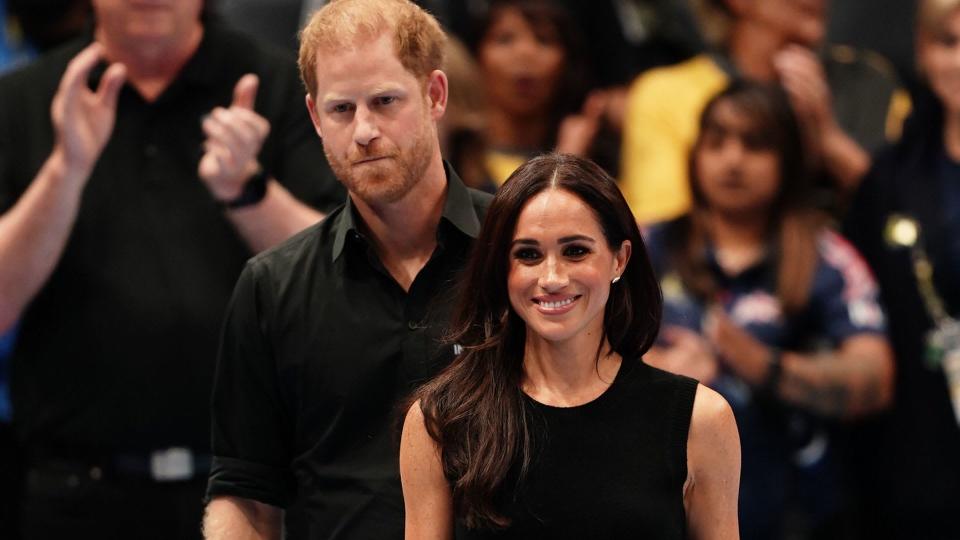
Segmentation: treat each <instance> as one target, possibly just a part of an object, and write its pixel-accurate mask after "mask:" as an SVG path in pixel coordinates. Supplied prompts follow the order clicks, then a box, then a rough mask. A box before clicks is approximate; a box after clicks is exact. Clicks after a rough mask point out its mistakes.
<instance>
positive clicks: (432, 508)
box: [400, 401, 453, 540]
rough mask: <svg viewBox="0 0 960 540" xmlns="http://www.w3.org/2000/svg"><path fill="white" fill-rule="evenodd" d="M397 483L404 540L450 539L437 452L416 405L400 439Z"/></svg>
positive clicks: (448, 499)
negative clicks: (400, 499)
mask: <svg viewBox="0 0 960 540" xmlns="http://www.w3.org/2000/svg"><path fill="white" fill-rule="evenodd" d="M400 480H401V483H402V484H403V505H404V508H405V509H406V515H407V517H406V526H405V535H404V537H405V538H406V539H407V540H449V539H450V538H453V498H452V495H451V493H450V484H449V483H448V482H447V479H446V477H445V476H444V474H443V466H442V464H441V462H440V448H439V447H438V446H437V443H436V441H434V440H433V439H432V438H431V437H430V434H429V433H427V428H426V425H425V424H424V419H423V411H421V410H420V402H419V401H417V402H416V403H414V404H413V406H412V407H410V410H409V411H408V412H407V418H406V420H405V421H404V423H403V435H402V436H401V439H400Z"/></svg>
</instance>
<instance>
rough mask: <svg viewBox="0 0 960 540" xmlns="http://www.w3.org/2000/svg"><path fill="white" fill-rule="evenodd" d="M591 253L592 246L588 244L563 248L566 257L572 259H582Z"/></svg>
mask: <svg viewBox="0 0 960 540" xmlns="http://www.w3.org/2000/svg"><path fill="white" fill-rule="evenodd" d="M589 253H590V248H588V247H586V246H578V245H572V246H567V247H565V248H563V255H564V257H568V258H571V259H581V258H583V257H586V256H587V255H588V254H589Z"/></svg>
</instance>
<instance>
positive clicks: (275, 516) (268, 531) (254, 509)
mask: <svg viewBox="0 0 960 540" xmlns="http://www.w3.org/2000/svg"><path fill="white" fill-rule="evenodd" d="M282 515H283V512H282V511H281V510H280V509H279V508H277V507H275V506H270V505H268V504H263V503H260V502H257V501H252V500H249V499H241V498H237V497H217V498H215V499H213V500H212V501H211V502H210V504H208V505H207V512H206V514H205V515H204V518H203V537H204V538H205V539H206V540H280V535H281V521H282V519H281V518H282Z"/></svg>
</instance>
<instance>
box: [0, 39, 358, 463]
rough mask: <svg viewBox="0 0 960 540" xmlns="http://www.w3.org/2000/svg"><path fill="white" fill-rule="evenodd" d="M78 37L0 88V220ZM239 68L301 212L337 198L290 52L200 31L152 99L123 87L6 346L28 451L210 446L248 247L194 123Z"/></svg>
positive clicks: (29, 166)
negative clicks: (76, 205) (62, 237)
mask: <svg viewBox="0 0 960 540" xmlns="http://www.w3.org/2000/svg"><path fill="white" fill-rule="evenodd" d="M89 41H90V38H89V36H88V37H87V38H85V39H82V40H78V41H76V42H73V43H71V44H70V45H68V46H66V47H65V48H63V49H60V50H58V51H56V52H53V53H51V54H50V55H48V56H45V57H44V58H42V59H40V60H38V61H37V62H36V63H34V64H32V65H30V66H28V67H26V68H25V69H23V70H21V71H19V72H17V73H13V74H11V75H9V76H7V77H5V78H3V79H2V80H0V211H5V210H7V209H8V208H9V207H10V206H12V205H13V204H14V203H15V202H16V201H17V199H18V198H19V197H20V195H21V194H22V193H23V191H24V190H25V189H26V188H27V187H28V186H29V184H30V182H32V180H33V178H34V176H35V175H36V173H37V171H38V170H39V169H40V167H41V165H42V164H43V162H44V161H45V160H46V158H47V156H48V155H49V154H50V151H51V149H52V147H53V140H54V139H53V137H54V134H53V129H52V127H51V123H50V102H51V100H52V99H53V95H54V92H55V91H56V88H57V85H58V83H59V81H60V78H61V76H62V74H63V72H64V70H65V68H66V65H67V62H68V61H69V60H70V59H71V58H72V57H73V56H74V55H75V54H76V53H77V52H78V51H80V50H81V49H82V48H83V47H84V46H86V45H87V44H88V43H89ZM101 72H102V71H101ZM247 72H254V73H257V74H259V76H260V88H259V92H258V94H257V102H256V107H255V108H256V110H257V111H258V112H259V113H260V114H262V115H263V116H264V117H266V118H267V119H268V120H269V121H270V123H271V133H270V136H269V137H268V138H267V140H266V142H265V145H264V148H263V151H262V152H261V155H260V158H261V162H262V163H263V164H264V167H265V168H267V169H268V170H269V171H270V172H272V173H273V174H274V175H275V176H276V177H277V178H278V179H280V180H281V181H282V182H283V183H284V185H285V186H286V187H287V188H288V189H289V190H290V191H291V192H292V193H293V194H294V195H295V196H296V197H298V198H300V199H301V200H303V201H305V202H307V203H308V204H311V205H313V206H316V207H318V208H321V209H328V210H329V209H332V208H334V207H335V206H336V205H338V204H341V203H342V201H343V197H344V195H343V193H344V192H343V190H342V187H341V186H340V184H339V182H337V181H336V179H335V178H334V177H333V174H332V173H331V172H330V171H329V169H328V167H327V165H326V162H325V160H324V157H323V149H322V146H321V144H320V141H319V140H318V139H317V137H316V134H315V133H314V132H313V128H312V125H311V123H310V119H309V116H308V115H307V113H306V111H305V107H304V105H303V89H302V87H301V86H300V83H299V78H298V75H297V71H296V65H295V63H294V62H293V59H292V58H285V57H281V56H279V55H277V54H275V53H273V52H271V51H269V50H267V49H265V48H263V47H261V46H259V45H257V44H255V43H254V42H253V41H251V40H250V39H248V38H246V37H244V36H241V35H240V34H237V33H234V32H231V31H228V30H226V29H223V28H218V27H216V26H210V27H207V28H206V30H205V33H204V38H203V40H202V42H201V44H200V46H199V48H198V50H197V52H196V53H195V54H194V56H193V57H192V58H191V59H190V60H189V61H188V63H187V64H186V65H185V66H184V68H183V70H182V71H181V72H180V74H179V76H178V78H177V79H176V80H175V81H174V82H173V83H172V85H171V86H170V87H169V88H168V89H167V90H166V91H165V92H164V93H163V94H162V95H161V96H160V97H159V98H158V99H157V100H156V101H155V102H153V103H147V102H145V101H144V100H143V99H142V98H141V97H140V95H139V94H138V93H137V92H136V91H134V90H133V89H132V88H131V87H129V86H125V87H124V88H123V89H122V91H121V93H120V97H119V102H118V112H117V120H116V126H115V127H114V130H113V133H112V135H111V138H110V141H109V143H108V144H107V146H106V148H105V150H104V152H103V154H102V156H101V157H100V159H99V161H98V162H97V165H96V168H95V170H94V171H93V174H92V176H91V178H90V181H89V183H88V184H87V186H86V189H85V191H84V193H83V198H82V201H81V205H80V211H79V215H78V218H77V221H76V224H75V225H74V227H73V230H72V232H71V235H70V237H69V240H68V243H67V246H66V250H65V251H64V253H63V256H62V258H61V259H60V261H59V263H58V264H57V266H56V268H55V270H54V272H53V274H52V276H51V277H50V279H49V281H48V282H47V283H46V285H45V286H44V287H43V289H42V290H41V291H40V293H39V294H38V296H37V297H36V298H35V299H34V300H33V301H32V302H31V304H30V305H29V307H28V308H27V311H26V312H25V314H24V316H23V319H22V324H21V326H20V336H19V340H18V342H17V345H16V348H15V350H14V353H13V381H12V382H13V388H12V389H13V402H14V409H15V413H14V415H15V419H14V421H15V423H16V425H17V427H18V434H19V435H20V438H21V439H22V440H24V442H25V443H26V444H27V450H28V451H29V452H30V453H36V454H41V455H46V456H47V457H50V456H51V455H53V457H73V458H88V459H92V460H100V459H109V458H110V457H111V455H113V454H117V453H125V454H127V453H140V454H145V453H146V452H149V451H152V450H157V449H163V448H168V447H172V446H183V447H188V448H191V449H193V450H195V451H198V452H200V453H205V452H208V451H209V444H210V431H209V415H208V414H207V411H208V410H209V399H210V387H211V385H212V381H213V368H214V361H215V358H216V351H217V339H218V337H219V334H220V328H221V325H222V320H223V319H222V317H223V312H224V310H225V308H226V306H227V303H228V301H229V299H230V294H231V291H232V290H233V285H234V284H235V283H236V279H237V276H238V275H239V274H240V271H241V270H242V268H243V264H244V262H245V261H246V260H247V259H248V258H249V257H250V255H251V253H250V251H249V249H248V248H247V246H246V245H245V243H244V242H243V240H242V239H241V238H240V236H239V234H238V233H237V232H236V230H235V229H234V227H233V226H232V225H231V224H230V222H229V221H228V219H227V217H226V216H225V215H224V212H223V210H221V209H220V208H219V207H218V205H217V203H216V202H215V201H214V200H213V198H212V196H211V195H210V193H209V192H208V190H207V188H206V187H205V186H204V184H203V183H202V182H201V180H200V179H199V178H198V177H197V164H198V162H199V158H200V156H201V153H202V148H203V140H204V136H203V133H202V131H201V127H200V123H201V119H202V117H203V116H204V115H205V114H207V113H209V112H210V110H211V109H212V108H214V107H215V106H227V105H229V104H230V101H231V98H232V93H233V88H234V85H235V84H236V81H237V79H239V78H240V76H241V75H243V74H244V73H247ZM0 264H9V262H0ZM0 301H2V300H0Z"/></svg>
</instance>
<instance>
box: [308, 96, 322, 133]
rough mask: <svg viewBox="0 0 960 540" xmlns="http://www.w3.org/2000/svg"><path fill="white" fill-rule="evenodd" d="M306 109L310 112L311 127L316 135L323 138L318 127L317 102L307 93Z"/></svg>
mask: <svg viewBox="0 0 960 540" xmlns="http://www.w3.org/2000/svg"><path fill="white" fill-rule="evenodd" d="M306 100H307V111H308V112H309V113H310V121H311V122H313V129H314V130H316V132H317V135H318V136H319V137H320V138H321V139H322V138H323V129H322V128H321V127H320V118H319V116H318V115H317V103H316V102H315V101H314V100H313V96H311V95H310V94H307V96H306Z"/></svg>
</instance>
